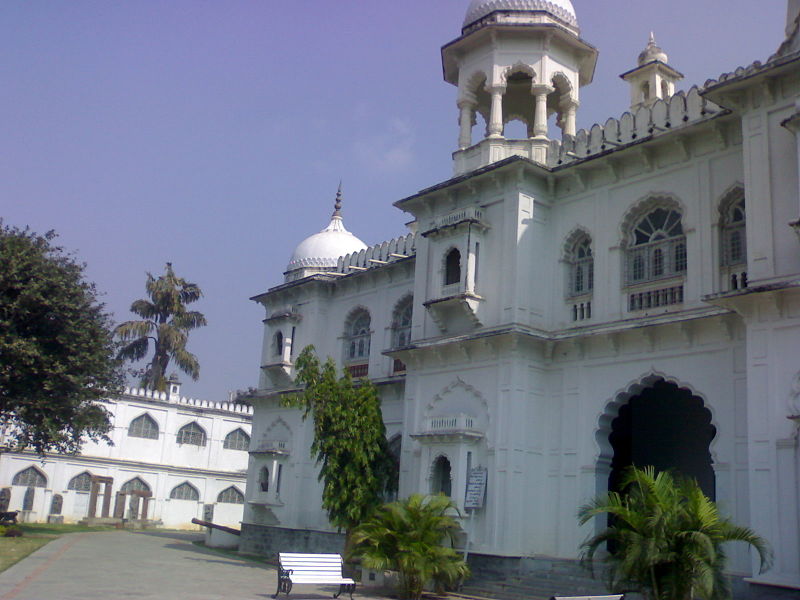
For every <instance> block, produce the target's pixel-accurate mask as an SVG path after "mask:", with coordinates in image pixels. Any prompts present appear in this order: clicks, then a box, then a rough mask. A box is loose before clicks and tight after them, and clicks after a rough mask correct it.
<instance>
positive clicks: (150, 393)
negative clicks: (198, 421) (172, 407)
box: [123, 387, 253, 415]
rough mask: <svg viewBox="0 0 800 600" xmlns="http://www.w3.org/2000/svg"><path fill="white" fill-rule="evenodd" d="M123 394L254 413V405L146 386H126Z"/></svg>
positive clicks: (214, 408)
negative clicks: (213, 399) (187, 395)
mask: <svg viewBox="0 0 800 600" xmlns="http://www.w3.org/2000/svg"><path fill="white" fill-rule="evenodd" d="M123 394H124V395H125V396H132V397H138V398H147V399H149V400H156V401H158V402H167V403H169V404H183V405H185V406H193V407H195V408H208V409H212V410H222V411H226V412H231V413H236V414H242V415H252V414H253V407H252V406H249V405H247V404H238V403H236V402H214V401H212V400H198V399H197V398H187V397H185V396H177V395H175V394H167V393H166V392H158V391H155V390H148V389H146V388H139V387H126V388H125V390H124V392H123Z"/></svg>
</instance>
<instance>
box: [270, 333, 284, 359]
mask: <svg viewBox="0 0 800 600" xmlns="http://www.w3.org/2000/svg"><path fill="white" fill-rule="evenodd" d="M272 353H273V354H274V355H275V356H279V357H282V356H283V332H282V331H279V332H278V333H276V334H275V339H274V340H273V346H272Z"/></svg>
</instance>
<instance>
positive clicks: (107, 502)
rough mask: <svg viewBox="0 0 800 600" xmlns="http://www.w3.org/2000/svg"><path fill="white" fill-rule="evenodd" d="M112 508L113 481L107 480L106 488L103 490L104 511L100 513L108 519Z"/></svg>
mask: <svg viewBox="0 0 800 600" xmlns="http://www.w3.org/2000/svg"><path fill="white" fill-rule="evenodd" d="M110 509H111V481H106V482H105V489H104V490H103V511H102V512H101V513H100V515H101V516H102V517H103V518H104V519H107V518H108V516H109V511H110Z"/></svg>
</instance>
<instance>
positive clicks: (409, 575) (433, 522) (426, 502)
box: [352, 494, 469, 600]
mask: <svg viewBox="0 0 800 600" xmlns="http://www.w3.org/2000/svg"><path fill="white" fill-rule="evenodd" d="M454 511H455V512H456V514H458V512H457V509H456V507H455V504H453V501H452V500H450V498H448V497H447V496H444V495H438V496H422V495H420V494H414V495H412V496H410V497H409V498H407V499H405V500H400V501H398V502H392V503H389V504H384V505H383V506H381V507H379V508H378V509H377V510H376V511H375V512H374V513H373V514H372V516H371V517H370V518H369V519H367V521H365V522H364V523H362V524H361V525H359V526H358V527H357V528H356V529H355V530H354V532H353V546H352V554H353V555H354V556H360V557H361V559H362V563H363V564H364V565H365V566H366V567H368V568H370V569H376V570H386V569H391V570H396V571H397V572H398V574H399V576H400V580H399V587H400V589H399V592H400V594H401V597H402V598H409V599H411V600H418V599H419V598H420V596H422V588H423V586H424V585H425V583H426V582H428V581H431V580H432V581H434V582H435V583H436V585H437V586H445V585H453V584H455V583H456V582H458V581H460V580H462V579H463V578H465V577H468V576H469V568H468V567H467V565H466V563H465V562H464V561H463V560H462V559H461V557H460V556H459V555H458V553H456V551H455V550H453V548H452V547H451V546H452V543H453V539H454V537H455V534H456V533H457V532H458V531H459V530H460V526H459V524H458V522H457V521H456V520H455V519H454V518H453V517H452V516H451V514H452V513H453V512H454ZM445 541H447V542H449V544H450V546H445V545H443V542H445Z"/></svg>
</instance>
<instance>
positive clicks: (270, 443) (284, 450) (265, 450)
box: [250, 440, 289, 454]
mask: <svg viewBox="0 0 800 600" xmlns="http://www.w3.org/2000/svg"><path fill="white" fill-rule="evenodd" d="M250 452H251V453H254V454H289V442H287V441H285V440H262V441H261V443H260V444H259V445H258V446H257V447H256V448H255V449H253V450H251V451H250Z"/></svg>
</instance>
